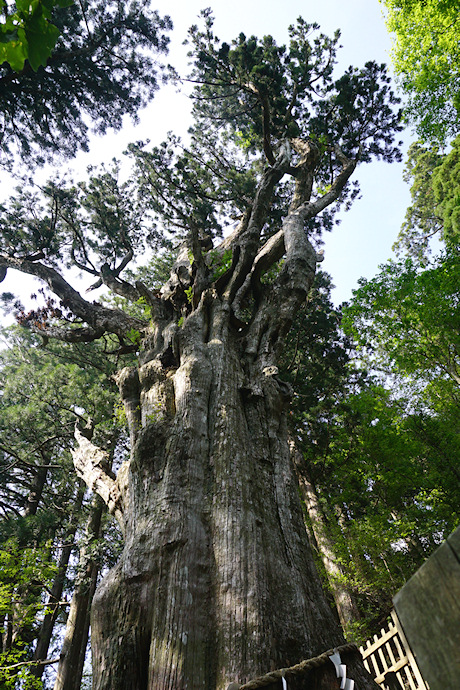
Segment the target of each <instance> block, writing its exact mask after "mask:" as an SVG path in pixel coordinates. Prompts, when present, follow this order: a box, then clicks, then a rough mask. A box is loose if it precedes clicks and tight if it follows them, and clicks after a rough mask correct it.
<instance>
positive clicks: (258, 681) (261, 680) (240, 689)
mask: <svg viewBox="0 0 460 690" xmlns="http://www.w3.org/2000/svg"><path fill="white" fill-rule="evenodd" d="M334 652H339V653H342V652H343V653H347V652H358V647H357V646H356V645H355V644H354V643H353V642H350V643H348V644H344V645H342V646H341V647H335V648H334V649H329V651H327V652H323V654H320V655H319V656H315V657H313V659H305V661H301V662H300V664H296V665H295V666H291V667H290V668H279V669H278V670H277V671H271V672H270V673H266V674H265V675H263V676H259V677H258V678H254V680H250V681H249V682H248V683H244V684H243V685H238V683H230V685H229V686H228V688H227V690H258V688H263V687H265V686H266V685H270V684H271V683H276V681H278V680H281V678H283V676H284V677H286V678H289V676H300V675H302V673H306V672H307V671H310V670H311V669H312V668H318V667H319V666H322V665H323V664H325V663H326V661H329V657H330V656H331V654H334Z"/></svg>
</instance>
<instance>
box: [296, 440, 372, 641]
mask: <svg viewBox="0 0 460 690" xmlns="http://www.w3.org/2000/svg"><path fill="white" fill-rule="evenodd" d="M291 453H292V455H293V456H294V464H295V466H296V469H297V476H298V479H299V486H300V491H301V495H302V499H303V501H304V504H305V509H306V511H307V515H308V520H309V522H310V526H311V530H312V533H313V536H314V540H315V542H316V545H317V548H318V552H319V555H320V557H321V561H322V563H323V566H324V570H325V572H326V576H327V578H328V584H329V587H330V589H331V592H332V596H333V597H334V601H335V605H336V608H337V614H338V616H339V620H340V624H341V626H342V628H343V630H344V631H345V632H347V631H348V630H349V629H350V627H351V625H352V624H353V623H354V622H356V621H358V620H359V619H360V613H359V609H358V606H357V604H356V602H355V600H354V597H353V593H352V592H351V590H350V588H349V587H347V586H346V584H345V583H344V571H343V568H342V567H341V565H340V564H339V563H338V560H337V556H336V549H335V547H334V543H333V541H332V539H331V538H330V536H329V533H328V526H327V520H326V517H325V515H324V512H323V510H322V508H321V505H320V502H319V498H318V495H317V493H316V489H315V486H314V485H313V482H312V481H311V479H310V477H309V476H308V471H307V468H306V467H305V463H304V462H302V458H301V457H299V455H300V452H299V451H298V449H297V448H296V447H295V445H293V444H292V442H291Z"/></svg>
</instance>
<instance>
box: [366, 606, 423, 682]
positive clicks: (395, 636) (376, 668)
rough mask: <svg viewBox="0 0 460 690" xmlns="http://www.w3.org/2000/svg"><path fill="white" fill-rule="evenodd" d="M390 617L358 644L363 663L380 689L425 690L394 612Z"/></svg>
mask: <svg viewBox="0 0 460 690" xmlns="http://www.w3.org/2000/svg"><path fill="white" fill-rule="evenodd" d="M391 618H392V620H391V621H390V622H389V623H388V626H387V630H385V628H382V629H381V631H380V635H374V639H373V640H368V641H367V642H366V644H365V645H363V646H362V647H360V650H359V651H360V652H361V654H362V657H363V659H364V666H365V667H366V669H367V670H368V671H369V673H370V674H371V675H372V676H374V678H375V681H376V683H378V684H379V685H381V686H382V688H387V689H388V690H399V689H400V690H428V685H427V684H426V683H425V682H424V680H423V678H422V676H421V673H420V671H419V669H418V666H417V663H416V661H415V658H414V656H413V654H412V652H411V650H410V648H409V645H408V644H407V640H406V638H405V636H404V633H403V630H402V628H401V626H400V624H399V621H398V617H397V616H396V613H395V612H394V611H392V613H391Z"/></svg>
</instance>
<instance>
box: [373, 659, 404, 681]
mask: <svg viewBox="0 0 460 690" xmlns="http://www.w3.org/2000/svg"><path fill="white" fill-rule="evenodd" d="M405 666H407V657H404V658H403V659H400V660H399V661H398V662H397V663H396V664H395V665H394V666H390V668H387V670H386V671H385V673H388V671H394V672H395V673H396V672H398V671H401V670H402V669H403V668H404V667H405ZM385 673H379V675H378V676H375V677H374V680H375V682H376V683H378V684H379V685H380V683H383V681H384V680H385Z"/></svg>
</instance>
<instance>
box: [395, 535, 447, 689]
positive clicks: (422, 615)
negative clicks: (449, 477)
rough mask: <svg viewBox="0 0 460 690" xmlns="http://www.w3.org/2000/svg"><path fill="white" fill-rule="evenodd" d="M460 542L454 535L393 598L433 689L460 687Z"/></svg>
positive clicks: (399, 616) (413, 648)
mask: <svg viewBox="0 0 460 690" xmlns="http://www.w3.org/2000/svg"><path fill="white" fill-rule="evenodd" d="M458 531H459V530H457V532H458ZM459 540H460V535H459V534H457V533H454V534H453V535H451V537H450V538H449V541H447V542H444V543H443V544H442V545H441V546H440V547H439V548H438V549H437V550H436V551H435V553H434V554H433V555H432V556H431V557H430V558H429V559H428V560H427V561H426V563H424V564H423V565H422V567H421V568H419V570H418V571H417V572H416V573H415V575H414V576H413V577H412V578H411V579H410V580H409V581H408V582H407V583H406V584H405V585H404V587H403V588H402V589H401V590H400V591H399V592H398V594H397V595H396V596H395V598H394V604H395V609H396V612H397V614H398V618H399V619H400V621H401V624H402V627H403V630H404V633H405V635H406V637H407V640H408V642H409V646H410V648H411V649H412V651H413V653H414V655H415V657H416V660H417V663H418V666H419V668H420V671H421V673H422V675H423V677H424V678H425V679H426V681H427V682H428V683H429V685H430V688H431V690H446V689H447V688H457V687H459V678H460V562H459V558H458V556H457V554H458V548H459V546H458V545H459Z"/></svg>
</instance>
